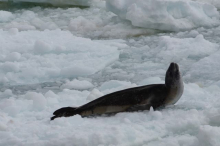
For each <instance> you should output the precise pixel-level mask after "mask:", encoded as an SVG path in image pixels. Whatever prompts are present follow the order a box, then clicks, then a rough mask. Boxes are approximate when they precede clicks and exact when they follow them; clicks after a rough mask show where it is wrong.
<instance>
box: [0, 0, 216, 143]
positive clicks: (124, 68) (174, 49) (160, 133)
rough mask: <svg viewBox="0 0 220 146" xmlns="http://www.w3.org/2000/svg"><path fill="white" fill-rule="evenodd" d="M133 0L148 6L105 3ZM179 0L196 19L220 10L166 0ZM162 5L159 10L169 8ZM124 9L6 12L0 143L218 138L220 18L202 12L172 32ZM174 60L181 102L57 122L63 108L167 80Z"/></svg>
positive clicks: (1, 26)
mask: <svg viewBox="0 0 220 146" xmlns="http://www.w3.org/2000/svg"><path fill="white" fill-rule="evenodd" d="M113 2H114V3H113ZM119 2H120V3H119ZM131 2H135V3H136V4H137V6H143V7H144V6H145V3H141V2H143V1H141V0H138V1H131V0H126V1H122V0H120V1H119V0H117V1H116V0H111V1H107V4H109V3H111V4H114V5H115V6H117V9H120V10H121V9H123V8H128V7H129V6H125V5H126V4H131ZM164 2H165V1H164V0H163V1H161V4H164ZM201 2H207V3H209V4H212V5H213V6H211V5H209V4H205V3H201ZM158 3H159V1H155V4H158ZM180 3H181V4H182V5H178V6H180V7H182V6H183V5H184V6H186V7H184V8H187V7H188V8H192V9H191V10H194V12H195V13H197V12H198V15H195V16H194V15H190V16H193V17H191V18H189V19H187V20H188V21H189V23H190V24H192V22H194V21H198V18H199V19H200V17H201V18H203V19H204V21H206V22H205V23H210V24H211V23H212V22H214V20H215V18H214V17H215V16H216V17H218V14H217V13H218V12H217V11H216V9H215V8H214V6H215V7H216V8H219V5H218V3H219V2H218V1H215V0H212V1H208V0H206V1H205V0H197V1H194V2H189V1H177V0H175V1H174V0H173V1H170V0H167V1H166V4H164V5H163V6H164V7H162V8H167V6H171V4H180ZM116 4H118V5H116ZM150 6H153V5H150ZM155 6H158V5H155ZM195 6H198V9H196V8H195ZM203 6H204V9H201V8H202V7H203ZM175 7H176V5H175ZM141 8H142V7H141ZM162 8H161V10H160V9H158V7H156V8H155V10H154V11H153V10H152V13H151V14H158V15H157V16H161V13H162V12H163V11H162V10H163V9H162ZM182 8H183V7H182ZM170 10H171V9H170ZM181 10H183V9H181ZM184 10H187V11H188V10H189V9H184ZM203 10H207V11H206V14H207V15H204V11H203ZM146 11H147V9H146ZM146 11H144V12H146ZM123 12H125V11H123ZM172 12H173V13H172V14H173V15H174V14H175V16H176V14H179V13H174V12H176V11H172ZM188 12H189V13H190V14H195V13H192V11H188ZM134 14H135V13H134ZM170 14H171V13H170ZM210 15H213V16H214V17H213V18H209V19H208V18H207V17H208V16H210ZM197 16H199V17H197ZM119 17H121V16H120V15H119V16H116V15H115V14H113V13H112V12H109V11H107V10H106V7H105V2H101V3H100V4H99V5H98V4H97V5H93V6H91V7H89V8H84V9H80V8H77V7H76V8H56V7H53V8H50V7H47V8H43V7H40V6H37V7H33V8H22V9H20V8H15V9H13V10H8V11H0V19H1V20H0V44H1V45H0V52H1V53H0V136H1V138H0V146H5V145H10V146H30V145H37V146H60V145H65V146H68V145H76V146H97V145H99V146H105V145H118V146H130V145H143V146H156V145H158V146H167V145H169V146H219V144H220V140H219V136H220V129H219V127H220V108H219V107H220V99H219V96H220V77H219V70H220V64H219V62H220V61H219V58H220V25H219V24H217V26H216V27H214V25H210V26H209V27H205V26H204V25H203V24H205V23H202V21H198V23H201V25H196V26H195V27H193V28H191V29H192V30H186V31H180V30H176V31H177V32H172V33H170V32H161V31H154V30H151V29H145V28H140V27H135V26H132V23H131V22H129V21H125V20H121V19H119ZM193 19H195V20H193ZM141 20H145V19H144V18H143V19H141ZM192 20H193V21H192ZM154 22H156V20H155V21H154ZM173 22H174V21H170V23H173ZM200 26H204V27H200ZM197 27H198V28H197ZM170 62H176V63H178V64H179V66H180V71H181V73H182V76H183V81H184V88H185V89H184V93H183V95H182V97H181V98H180V100H179V101H178V102H177V103H176V104H175V105H171V106H169V107H166V108H165V109H161V110H158V111H154V110H153V109H152V108H151V110H150V111H142V112H141V111H140V112H133V113H118V114H116V115H114V116H109V117H108V116H103V117H91V118H82V117H80V116H79V115H76V116H73V117H69V118H64V117H63V118H57V119H55V120H54V121H50V117H51V116H52V113H53V112H54V111H55V110H57V109H59V108H61V107H66V106H71V107H78V106H81V105H83V104H85V103H88V102H90V101H92V100H94V99H97V98H99V97H101V96H103V95H105V94H109V93H111V92H115V91H118V90H123V89H126V88H132V87H137V86H142V85H147V84H161V83H164V77H165V73H166V70H167V68H168V66H169V64H170Z"/></svg>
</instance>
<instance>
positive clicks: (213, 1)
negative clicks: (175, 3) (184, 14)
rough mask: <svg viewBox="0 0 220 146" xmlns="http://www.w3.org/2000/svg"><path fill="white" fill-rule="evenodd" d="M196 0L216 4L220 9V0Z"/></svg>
mask: <svg viewBox="0 0 220 146" xmlns="http://www.w3.org/2000/svg"><path fill="white" fill-rule="evenodd" d="M195 1H199V2H204V3H209V4H211V5H213V6H215V7H216V8H218V9H220V1H219V0H195Z"/></svg>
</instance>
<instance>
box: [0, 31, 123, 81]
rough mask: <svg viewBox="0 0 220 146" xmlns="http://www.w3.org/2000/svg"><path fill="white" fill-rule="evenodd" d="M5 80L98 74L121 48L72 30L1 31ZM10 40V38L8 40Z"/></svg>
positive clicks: (2, 63) (0, 40)
mask: <svg viewBox="0 0 220 146" xmlns="http://www.w3.org/2000/svg"><path fill="white" fill-rule="evenodd" d="M0 34H1V37H0V42H1V45H2V48H1V52H2V56H5V57H4V58H2V60H1V63H0V68H1V71H0V73H1V77H2V79H1V83H4V82H8V83H9V84H25V83H28V84H31V83H40V82H42V81H44V82H45V81H51V80H53V79H58V78H60V79H62V78H67V77H78V76H87V75H91V74H94V73H95V72H97V71H99V70H100V69H102V68H103V67H105V66H106V65H108V64H110V63H111V62H113V61H115V60H117V59H118V56H119V51H118V50H117V47H112V46H108V45H103V44H101V43H98V42H93V41H91V40H90V39H85V38H79V37H75V36H73V35H72V34H71V33H70V32H68V31H60V30H54V31H49V30H48V31H43V32H39V31H28V32H19V33H17V34H15V35H11V34H9V32H8V31H2V30H1V31H0ZM6 40H7V41H6Z"/></svg>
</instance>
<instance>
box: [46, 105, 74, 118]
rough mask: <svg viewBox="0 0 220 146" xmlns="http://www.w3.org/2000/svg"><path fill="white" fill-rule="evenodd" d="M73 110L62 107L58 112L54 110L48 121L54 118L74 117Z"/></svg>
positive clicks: (72, 108)
mask: <svg viewBox="0 0 220 146" xmlns="http://www.w3.org/2000/svg"><path fill="white" fill-rule="evenodd" d="M75 109H76V108H74V107H63V108H60V109H58V110H56V111H55V112H54V113H53V115H54V116H53V117H51V118H50V119H51V120H54V119H56V118H59V117H70V116H74V115H75Z"/></svg>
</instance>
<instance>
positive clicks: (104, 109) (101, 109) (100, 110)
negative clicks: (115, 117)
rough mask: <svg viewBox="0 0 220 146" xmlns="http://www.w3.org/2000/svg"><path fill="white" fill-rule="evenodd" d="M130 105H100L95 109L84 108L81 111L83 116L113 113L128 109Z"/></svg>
mask: <svg viewBox="0 0 220 146" xmlns="http://www.w3.org/2000/svg"><path fill="white" fill-rule="evenodd" d="M129 107H130V105H123V106H98V107H95V108H93V109H89V110H84V111H82V112H81V113H80V115H81V116H83V117H87V116H92V115H102V114H111V113H117V112H123V111H126V109H127V108H129Z"/></svg>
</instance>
